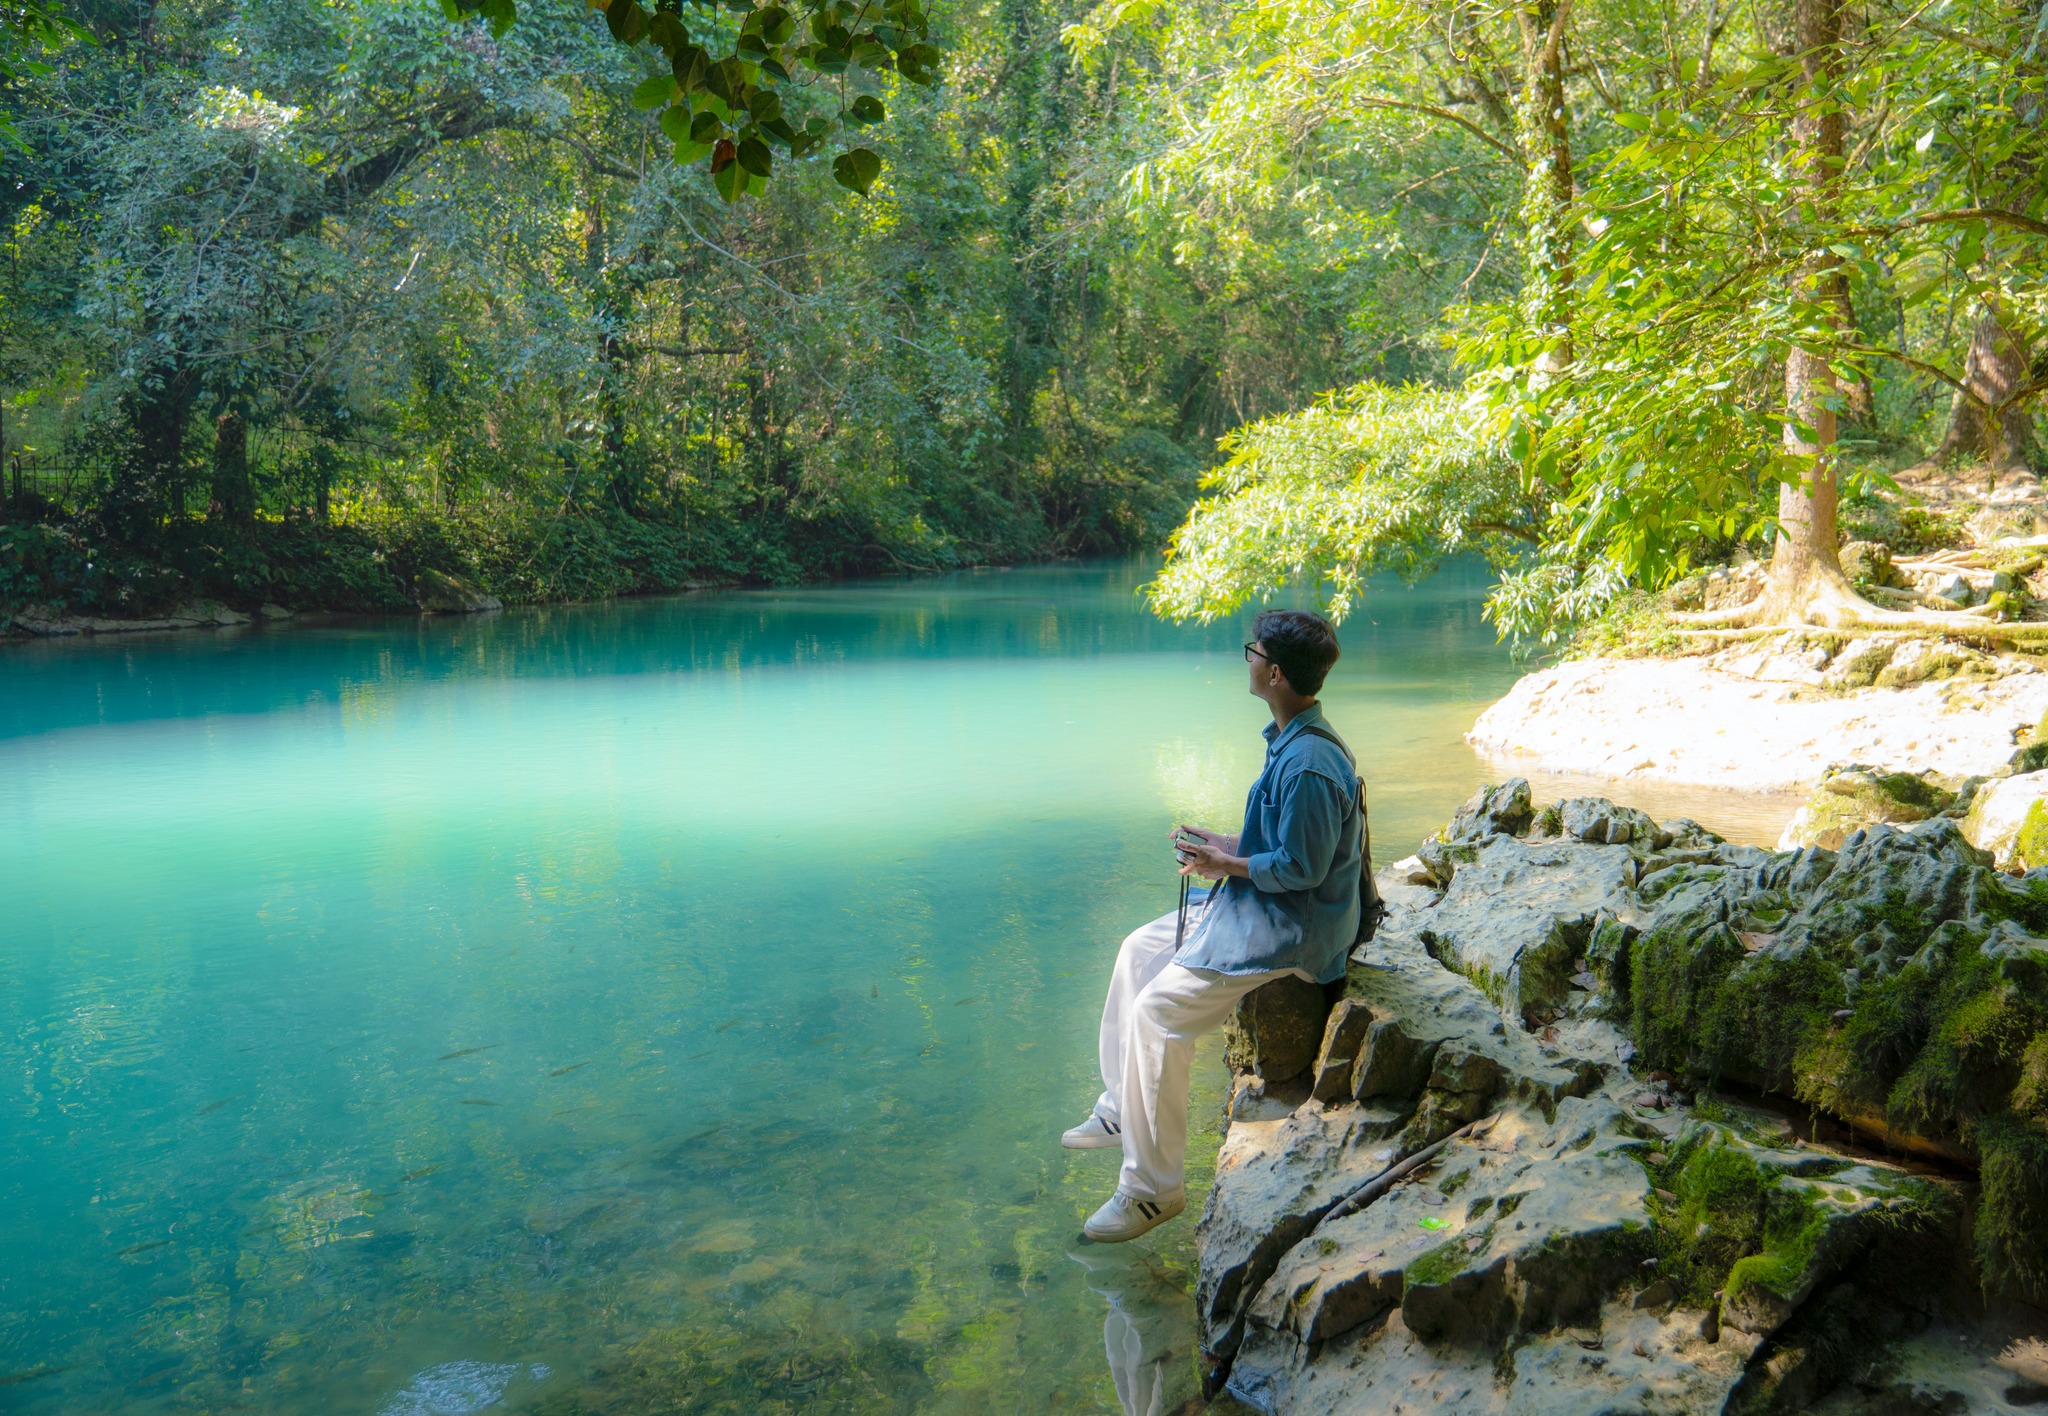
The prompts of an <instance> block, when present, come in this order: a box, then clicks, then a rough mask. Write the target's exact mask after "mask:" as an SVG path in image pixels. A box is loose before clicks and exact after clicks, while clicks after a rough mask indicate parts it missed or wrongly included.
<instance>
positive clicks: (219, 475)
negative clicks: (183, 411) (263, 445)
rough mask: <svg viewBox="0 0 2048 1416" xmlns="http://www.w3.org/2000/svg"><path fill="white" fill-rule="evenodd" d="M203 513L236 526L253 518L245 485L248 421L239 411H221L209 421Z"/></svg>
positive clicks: (249, 489)
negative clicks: (208, 479) (208, 483)
mask: <svg viewBox="0 0 2048 1416" xmlns="http://www.w3.org/2000/svg"><path fill="white" fill-rule="evenodd" d="M206 514H207V517H208V519H209V520H217V521H219V522H220V523H221V524H223V525H226V526H232V527H235V528H236V529H238V530H241V529H247V527H248V526H249V525H250V524H251V523H252V522H253V521H254V520H255V519H256V497H255V492H254V488H252V487H251V486H250V485H249V425H248V424H247V423H245V422H244V421H243V420H242V415H241V414H239V413H223V414H221V415H220V417H219V418H218V419H216V420H215V422H214V425H213V484H212V487H211V489H210V494H209V496H208V498H207V508H206Z"/></svg>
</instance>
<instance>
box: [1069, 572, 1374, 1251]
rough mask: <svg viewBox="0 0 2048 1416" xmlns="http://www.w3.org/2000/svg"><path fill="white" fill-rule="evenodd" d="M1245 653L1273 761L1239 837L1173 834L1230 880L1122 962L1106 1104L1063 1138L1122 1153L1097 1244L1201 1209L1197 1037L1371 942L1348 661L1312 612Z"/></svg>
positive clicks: (1113, 1005) (1285, 621) (1094, 1225)
mask: <svg viewBox="0 0 2048 1416" xmlns="http://www.w3.org/2000/svg"><path fill="white" fill-rule="evenodd" d="M1253 633H1254V635H1255V638H1254V639H1253V640H1252V642H1251V643H1249V644H1247V645H1245V646H1244V657H1245V660H1246V662H1247V663H1249V664H1250V666H1251V691H1252V694H1253V695H1254V696H1255V697H1258V698H1261V699H1264V700H1265V702H1266V705H1267V706H1268V707H1269V708H1271V709H1272V711H1273V721H1272V723H1271V724H1270V725H1269V726H1268V727H1267V728H1266V729H1265V730H1264V731H1265V736H1266V765H1265V769H1264V770H1263V771H1262V772H1260V774H1259V779H1258V781H1256V782H1254V783H1253V784H1252V789H1251V795H1250V796H1249V797H1248V798H1247V799H1246V802H1245V812H1244V829H1243V831H1242V832H1241V833H1240V834H1238V835H1236V836H1226V835H1223V834H1221V833H1219V832H1214V831H1196V830H1193V829H1191V828H1188V827H1181V826H1176V827H1175V828H1174V841H1175V849H1176V851H1177V853H1178V855H1179V858H1180V873H1181V874H1182V875H1198V876H1201V877H1203V878H1204V879H1209V880H1221V882H1222V883H1221V885H1219V886H1217V887H1216V888H1214V889H1212V890H1211V891H1210V892H1209V895H1208V899H1207V902H1206V903H1205V904H1204V905H1203V906H1202V907H1201V912H1200V914H1199V915H1195V916H1191V917H1189V918H1188V920H1187V927H1186V937H1185V938H1182V937H1180V936H1181V930H1180V929H1179V928H1178V927H1177V926H1178V924H1179V921H1180V919H1181V916H1180V915H1179V914H1178V913H1176V914H1169V915H1163V916H1161V917H1160V918H1158V919H1155V920H1153V921H1152V922H1151V923H1150V924H1148V925H1145V926H1143V927H1142V928H1140V929H1138V930H1137V931H1135V932H1134V933H1132V934H1131V935H1130V936H1129V937H1128V938H1126V939H1125V940H1124V942H1123V947H1122V948H1121V949H1120V950H1119V951H1118V952H1117V958H1116V968H1115V970H1114V972H1113V973H1112V974H1111V975H1110V983H1109V998H1108V1000H1107V1001H1106V1002H1105V1003H1104V1004H1103V1007H1102V1034H1101V1043H1100V1049H1099V1052H1100V1059H1101V1063H1102V1085H1103V1092H1102V1096H1101V1098H1100V1099H1099V1100H1098V1101H1097V1102H1096V1103H1095V1111H1094V1114H1093V1115H1091V1116H1090V1117H1089V1118H1088V1119H1087V1120H1086V1121H1084V1122H1082V1123H1081V1124H1080V1125H1078V1126H1076V1127H1074V1128H1073V1129H1072V1130H1071V1131H1068V1132H1067V1133H1066V1134H1065V1135H1064V1136H1062V1137H1061V1138H1060V1139H1061V1144H1063V1145H1065V1146H1068V1147H1069V1148H1071V1149H1074V1150H1089V1149H1093V1148H1096V1147H1109V1146H1121V1147H1122V1148H1123V1154H1124V1163H1123V1172H1122V1175H1121V1176H1120V1177H1119V1179H1118V1181H1117V1188H1116V1193H1115V1194H1114V1195H1112V1196H1110V1198H1109V1201H1108V1203H1106V1204H1104V1205H1103V1206H1102V1208H1100V1209H1098V1210H1097V1211H1096V1212H1095V1213H1094V1214H1093V1215H1091V1216H1090V1217H1089V1219H1088V1223H1087V1225H1086V1226H1085V1232H1086V1233H1087V1235H1088V1237H1089V1238H1091V1239H1094V1240H1096V1241H1097V1242H1099V1243H1106V1244H1117V1243H1122V1242H1123V1241H1124V1240H1126V1239H1135V1238H1137V1237H1138V1236H1139V1235H1140V1234H1143V1233H1145V1232H1146V1231H1147V1230H1149V1229H1152V1228H1153V1227H1155V1226H1157V1225H1160V1224H1163V1223H1165V1222H1166V1221H1167V1220H1169V1219H1172V1218H1173V1217H1174V1216H1175V1215H1177V1214H1179V1213H1180V1212H1181V1211H1182V1210H1183V1209H1185V1208H1187V1196H1186V1191H1185V1188H1184V1183H1183V1174H1182V1163H1183V1160H1184V1158H1185V1155H1186V1152H1187V1140H1188V1069H1189V1064H1190V1062H1191V1061H1192V1059H1193V1056H1194V1051H1195V1039H1197V1038H1198V1037H1200V1036H1201V1035H1202V1034H1204V1033H1207V1032H1212V1031H1214V1030H1215V1029H1217V1028H1219V1027H1221V1026H1222V1025H1223V1022H1224V1019H1226V1018H1227V1017H1229V1015H1230V1012H1231V1010H1232V1009H1233V1008H1235V1007H1236V1006H1237V1002H1238V1000H1239V999H1241V998H1243V997H1244V996H1245V995H1246V994H1248V993H1250V992H1251V991H1252V990H1253V989H1255V988H1257V987H1259V986H1260V985H1261V984H1265V983H1270V982H1272V981H1273V980H1274V979H1276V978H1285V977H1287V976H1288V975H1290V974H1291V975H1293V976H1295V977H1298V978H1304V979H1307V980H1309V981H1310V982H1312V983H1330V982H1334V981H1335V980H1337V979H1339V978H1341V977H1343V975H1344V962H1345V955H1346V954H1347V953H1348V952H1349V950H1350V947H1351V944H1352V942H1353V940H1354V939H1355V938H1356V937H1357V934H1358V917H1359V842H1360V839H1361V836H1362V831H1361V825H1362V821H1361V817H1360V813H1359V798H1358V792H1357V779H1356V774H1355V772H1354V770H1353V767H1352V762H1351V757H1350V754H1349V753H1348V752H1347V751H1346V750H1345V748H1344V747H1343V746H1342V744H1340V743H1339V742H1338V740H1337V738H1336V736H1335V735H1334V734H1332V733H1331V732H1330V729H1329V728H1328V726H1327V725H1325V724H1324V722H1323V711H1322V709H1321V707H1319V706H1318V705H1317V703H1316V693H1317V691H1318V690H1319V689H1321V688H1322V686H1323V678H1324V676H1325V675H1327V674H1328V673H1329V671H1330V666H1331V665H1332V664H1334V663H1336V662H1337V652H1338V650H1337V636H1336V634H1335V633H1334V632H1333V631H1332V630H1331V628H1330V626H1329V624H1328V622H1327V621H1325V620H1323V619H1322V618H1320V617H1319V616H1316V615H1312V614H1306V613H1303V612H1302V611H1299V610H1268V611H1266V612H1265V613H1263V614H1261V615H1260V616H1259V618H1258V621H1257V624H1256V625H1255V627H1254V630H1253Z"/></svg>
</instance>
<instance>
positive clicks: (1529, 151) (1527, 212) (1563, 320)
mask: <svg viewBox="0 0 2048 1416" xmlns="http://www.w3.org/2000/svg"><path fill="white" fill-rule="evenodd" d="M1570 13H1571V0H1534V3H1532V4H1525V5H1523V6H1522V7H1521V8H1519V9H1518V10H1517V11H1516V12H1515V18H1516V21H1517V24H1518V25H1519V27H1520V31H1521V39H1522V70H1523V80H1522V93H1521V96H1520V98H1519V99H1518V100H1517V105H1516V107H1517V112H1516V115H1515V116H1516V124H1517V127H1518V129H1519V136H1520V138H1521V146H1522V156H1523V160H1524V162H1525V163H1526V164H1527V167H1526V169H1525V173H1526V175H1525V176H1524V179H1523V183H1522V224H1523V230H1524V233H1525V234H1524V236H1523V242H1524V256H1525V259H1526V262H1527V265H1528V271H1529V284H1528V287H1527V291H1526V293H1525V295H1524V297H1523V299H1524V308H1525V314H1526V318H1527V320H1528V323H1529V327H1530V329H1531V330H1532V331H1533V332H1534V333H1535V334H1536V336H1537V337H1538V338H1539V339H1540V340H1542V342H1543V352H1542V354H1541V355H1539V356H1538V358H1537V361H1536V367H1537V370H1538V372H1539V373H1543V374H1555V373H1559V372H1561V371H1562V370H1563V369H1564V368H1565V367H1566V366H1568V365H1569V364H1570V363H1571V361H1572V332H1571V318H1572V282H1573V278H1574V272H1573V266H1574V262H1575V260H1576V255H1577V253H1576V249H1575V247H1574V245H1573V236H1572V223H1571V210H1572V133H1571V116H1570V114H1569V113H1568V112H1567V111H1566V109H1565V104H1564V28H1565V22H1566V20H1567V19H1568V18H1569V17H1570Z"/></svg>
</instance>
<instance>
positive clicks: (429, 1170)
mask: <svg viewBox="0 0 2048 1416" xmlns="http://www.w3.org/2000/svg"><path fill="white" fill-rule="evenodd" d="M445 1168H446V1167H445V1166H442V1165H422V1166H421V1167H420V1168H419V1169H418V1170H412V1171H408V1172H406V1173H405V1174H404V1175H401V1176H399V1177H398V1183H399V1184H401V1185H410V1184H411V1183H412V1182H413V1181H415V1180H424V1179H426V1178H427V1177H428V1176H429V1175H432V1174H433V1173H434V1172H435V1171H436V1170H442V1169H445Z"/></svg>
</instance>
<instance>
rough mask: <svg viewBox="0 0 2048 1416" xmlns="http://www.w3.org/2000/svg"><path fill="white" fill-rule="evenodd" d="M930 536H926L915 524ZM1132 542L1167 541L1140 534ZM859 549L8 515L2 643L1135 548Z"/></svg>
mask: <svg viewBox="0 0 2048 1416" xmlns="http://www.w3.org/2000/svg"><path fill="white" fill-rule="evenodd" d="M913 529H914V528H913ZM1127 529H1129V530H1131V531H1132V532H1133V535H1132V539H1133V540H1136V539H1142V538H1144V537H1148V536H1150V535H1153V534H1157V533H1160V532H1161V528H1159V527H1156V526H1151V525H1150V524H1149V523H1146V524H1139V525H1134V526H1133V527H1131V528H1127ZM912 540H914V541H915V542H916V543H915V544H912V543H911V542H909V541H904V542H900V543H899V542H891V541H888V540H887V539H886V538H882V539H877V538H876V537H873V536H854V535H852V534H851V528H849V527H847V526H842V525H840V524H838V523H837V522H836V521H833V520H831V519H830V518H825V519H822V520H805V519H803V518H800V517H798V516H796V515H794V514H793V513H788V512H787V511H782V512H777V513H776V514H773V515H767V514H750V513H748V512H746V511H744V510H743V509H738V508H719V509H717V511H716V513H715V514H714V513H707V512H706V511H705V510H703V509H700V508H692V507H686V506H667V505H654V506H648V507H645V508H642V509H640V510H637V511H629V510H627V509H625V508H622V507H620V506H617V505H614V504H611V503H609V502H601V503H598V504H594V505H588V506H575V507H571V506H567V505H552V504H551V505H530V504H517V503H513V502H497V503H492V504H484V505H477V506H467V507H463V508H459V509H455V508H440V507H434V506H420V505H404V506H400V505H387V504H383V503H377V502H371V501H353V502H349V503H346V504H342V503H337V504H336V506H335V507H334V509H333V511H332V514H331V517H330V518H328V519H320V518H317V517H315V516H313V515H311V514H310V513H306V514H297V513H295V514H292V515H289V516H274V515H268V514H262V515H258V516H256V517H255V518H254V519H252V520H250V521H249V522H247V523H246V524H242V525H227V524H222V523H219V522H215V521H210V520H208V519H206V518H203V517H187V518H183V519H178V520H174V521H171V522H169V523H165V524H162V525H160V526H158V527H157V528H156V529H155V530H154V531H153V532H151V533H150V534H149V535H148V537H147V538H145V539H144V540H143V541H141V542H136V541H133V540H124V539H122V538H120V537H118V536H116V535H114V534H113V533H111V532H110V531H109V530H108V529H107V528H106V527H105V526H103V525H101V524H100V523H99V522H98V521H97V520H95V518H94V517H93V516H92V515H90V514H87V513H80V514H75V515H72V514H65V513H64V512H63V511H62V510H61V509H60V508H57V507H55V506H54V505H53V504H48V503H42V502H36V503H35V504H34V505H24V504H23V503H21V502H18V501H17V502H0V639H6V638H9V637H13V638H23V637H46V636H50V635H68V634H86V635H91V634H120V633H141V632H152V631H163V630H170V629H185V628H199V627H220V626H223V625H235V624H241V623H245V622H248V621H250V620H257V619H279V618H286V617H289V615H291V614H304V613H314V612H323V613H325V612H331V613H340V614H405V613H421V612H424V613H430V614H435V613H438V614H447V613H461V612H467V611H474V610H480V609H490V608H495V607H497V606H500V605H540V604H572V603H583V602H590V601H597V600H611V599H625V598H633V597H639V596H648V595H667V594H678V593H682V592H686V591H693V590H702V589H710V588H717V587H730V586H786V585H800V584H819V583H825V582H831V581H837V580H860V579H869V578H874V577H880V576H890V575H902V574H917V573H933V572H942V571H947V570H956V569H965V568H970V567H974V566H980V565H1009V564H1028V563H1033V562H1037V561H1042V560H1047V559H1060V558H1065V557H1068V556H1071V555H1072V554H1074V553H1075V552H1076V551H1077V550H1078V551H1086V552H1091V553H1101V552H1106V551H1114V550H1117V549H1118V548H1119V547H1120V546H1121V545H1122V544H1123V543H1122V542H1121V541H1118V540H1116V539H1115V538H1114V537H1110V538H1102V539H1096V540H1091V539H1088V538H1073V537H1067V536H1062V535H1056V534H1053V533H1052V532H1051V530H1049V529H1048V528H1046V527H1042V526H1040V527H1037V528H1035V529H1034V528H1033V527H1030V526H1019V527H1008V528H1005V532H1004V534H1002V535H997V536H992V537H990V538H988V539H986V540H984V541H982V542H978V543H976V544H974V545H972V546H970V545H968V544H966V543H965V542H963V541H962V540H960V539H958V538H955V537H952V536H947V535H944V534H941V533H939V532H937V531H933V530H930V529H929V528H927V529H926V530H924V531H923V532H920V533H918V535H917V536H915V537H913V538H912Z"/></svg>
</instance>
